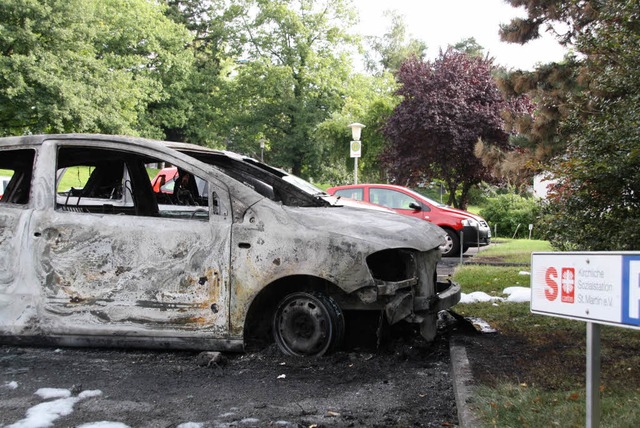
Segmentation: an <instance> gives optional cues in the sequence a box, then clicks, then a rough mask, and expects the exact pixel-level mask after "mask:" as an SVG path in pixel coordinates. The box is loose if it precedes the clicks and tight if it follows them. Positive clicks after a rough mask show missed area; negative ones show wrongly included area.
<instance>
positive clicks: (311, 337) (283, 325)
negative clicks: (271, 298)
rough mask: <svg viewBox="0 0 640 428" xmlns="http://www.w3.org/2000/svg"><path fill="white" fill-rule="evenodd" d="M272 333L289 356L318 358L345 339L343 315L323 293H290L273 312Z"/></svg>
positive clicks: (279, 346)
mask: <svg viewBox="0 0 640 428" xmlns="http://www.w3.org/2000/svg"><path fill="white" fill-rule="evenodd" d="M273 336H274V339H275V342H276V344H277V345H278V348H280V350H281V351H282V352H283V353H284V354H286V355H293V356H298V357H319V356H321V355H324V354H325V353H327V352H330V351H331V350H333V349H335V348H336V347H338V346H339V345H340V343H341V342H342V338H343V336H344V315H343V313H342V310H341V309H340V307H339V306H338V305H337V304H336V303H335V302H334V301H333V299H331V298H330V297H328V296H326V295H324V294H321V293H313V294H311V293H293V294H289V295H287V296H285V297H284V299H282V301H281V302H280V304H279V305H278V308H277V309H276V312H275V314H274V317H273Z"/></svg>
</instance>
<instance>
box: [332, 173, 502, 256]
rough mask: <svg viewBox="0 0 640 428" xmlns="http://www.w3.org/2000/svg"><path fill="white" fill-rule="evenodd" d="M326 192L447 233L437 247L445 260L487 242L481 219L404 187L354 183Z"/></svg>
mask: <svg viewBox="0 0 640 428" xmlns="http://www.w3.org/2000/svg"><path fill="white" fill-rule="evenodd" d="M327 192H328V193H329V194H331V195H334V196H341V197H344V198H352V199H356V200H359V201H365V202H369V203H373V204H379V205H382V206H385V207H387V208H391V209H393V210H394V211H396V212H398V213H400V214H404V215H407V216H411V217H416V218H419V219H422V220H427V221H428V222H430V223H433V224H436V225H438V226H440V227H441V228H442V229H443V230H444V231H445V232H446V233H447V236H446V242H445V243H444V244H443V245H442V247H441V250H442V255H443V256H445V257H453V256H459V255H460V251H462V252H463V253H464V252H466V251H467V250H468V249H469V248H470V247H477V246H480V247H482V246H485V245H489V243H490V242H491V229H490V228H489V225H488V224H487V222H486V221H485V220H484V219H483V218H482V217H480V216H477V215H475V214H471V213H470V212H467V211H463V210H459V209H456V208H451V207H449V206H447V205H443V204H441V203H438V202H436V201H434V200H432V199H429V198H427V197H426V196H424V195H421V194H420V193H418V192H415V191H413V190H411V189H408V188H406V187H402V186H395V185H391V184H355V185H348V186H337V187H332V188H330V189H328V190H327ZM461 232H462V233H461ZM461 236H462V242H461V241H460V237H461Z"/></svg>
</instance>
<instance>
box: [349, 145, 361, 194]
mask: <svg viewBox="0 0 640 428" xmlns="http://www.w3.org/2000/svg"><path fill="white" fill-rule="evenodd" d="M350 152H351V157H352V158H353V184H358V158H359V157H360V155H361V154H362V143H361V142H360V141H352V142H351V144H350Z"/></svg>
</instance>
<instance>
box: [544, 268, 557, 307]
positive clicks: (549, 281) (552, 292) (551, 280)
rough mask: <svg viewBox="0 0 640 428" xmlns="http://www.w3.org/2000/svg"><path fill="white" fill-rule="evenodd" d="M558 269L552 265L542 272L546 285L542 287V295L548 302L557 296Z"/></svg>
mask: <svg viewBox="0 0 640 428" xmlns="http://www.w3.org/2000/svg"><path fill="white" fill-rule="evenodd" d="M557 279H558V271H557V270H556V268H554V267H550V268H548V269H547V271H546V272H545V273H544V282H545V284H546V285H547V286H546V287H545V288H544V297H546V298H547V300H549V301H550V302H553V301H554V300H556V299H557V298H558V283H557V282H556V280H557Z"/></svg>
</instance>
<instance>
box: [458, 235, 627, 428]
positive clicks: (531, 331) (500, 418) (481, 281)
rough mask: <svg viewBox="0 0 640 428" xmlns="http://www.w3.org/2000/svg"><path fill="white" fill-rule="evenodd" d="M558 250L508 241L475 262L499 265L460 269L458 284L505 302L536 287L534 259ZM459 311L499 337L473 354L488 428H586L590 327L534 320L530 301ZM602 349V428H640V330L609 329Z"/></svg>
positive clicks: (480, 409) (481, 409)
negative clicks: (509, 292) (516, 291)
mask: <svg viewBox="0 0 640 428" xmlns="http://www.w3.org/2000/svg"><path fill="white" fill-rule="evenodd" d="M550 250H551V248H550V247H549V245H548V244H547V243H546V242H544V241H533V240H501V241H500V243H499V244H497V245H492V246H491V248H489V249H486V250H482V251H481V252H480V253H479V254H477V255H476V256H474V258H473V261H474V262H475V263H493V265H484V264H483V265H471V264H467V265H462V266H459V267H458V268H457V269H456V271H455V272H454V274H453V280H454V281H456V282H458V283H460V284H461V285H462V291H463V293H471V292H476V291H480V292H484V293H486V294H488V295H490V296H493V297H505V295H504V293H503V290H504V289H505V288H508V287H512V286H525V287H528V286H529V280H530V277H529V276H528V275H526V274H524V273H525V272H528V271H529V267H528V266H527V265H526V264H527V263H530V261H531V253H532V252H536V251H550ZM505 263H518V264H522V265H519V266H510V265H505ZM455 311H456V312H457V313H458V314H460V315H462V316H465V317H480V318H482V319H484V320H485V321H487V322H488V323H489V324H490V325H491V326H492V327H494V328H496V329H497V330H498V332H499V333H497V334H495V335H490V336H488V335H487V336H483V337H482V339H484V340H482V344H481V346H479V347H477V348H475V349H472V350H470V351H468V353H469V354H470V355H469V359H470V360H471V364H472V370H473V372H474V379H475V381H476V383H477V385H476V386H477V387H476V400H475V406H476V408H477V411H478V415H479V416H480V417H481V421H482V424H483V426H486V427H538V426H562V427H582V426H585V414H586V407H585V406H586V405H585V371H586V367H585V366H586V324H585V323H584V322H580V321H574V320H567V319H563V318H557V317H550V316H543V315H537V314H532V313H531V312H530V304H529V303H528V302H527V303H509V302H504V301H498V302H487V303H471V304H459V305H457V306H456V307H455ZM601 348H602V349H601V359H602V363H601V369H602V373H601V381H602V383H601V388H600V391H601V400H602V401H601V403H602V417H601V419H600V424H601V426H603V427H636V426H640V352H638V350H640V331H636V330H630V329H626V328H621V327H610V326H603V327H602V333H601ZM473 352H478V353H479V355H472V353H473Z"/></svg>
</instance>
